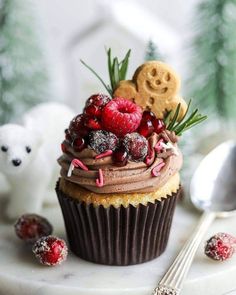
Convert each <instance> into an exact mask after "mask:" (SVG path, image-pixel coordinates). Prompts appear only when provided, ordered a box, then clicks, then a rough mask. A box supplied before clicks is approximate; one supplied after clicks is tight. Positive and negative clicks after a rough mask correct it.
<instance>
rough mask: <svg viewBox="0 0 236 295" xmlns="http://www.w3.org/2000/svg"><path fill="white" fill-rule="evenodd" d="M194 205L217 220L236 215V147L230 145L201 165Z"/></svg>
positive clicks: (194, 182) (194, 181)
mask: <svg viewBox="0 0 236 295" xmlns="http://www.w3.org/2000/svg"><path fill="white" fill-rule="evenodd" d="M190 195H191V201H192V203H193V204H194V206H195V207H196V208H198V209H200V210H202V211H210V212H214V213H215V214H216V217H228V216H231V215H235V214H236V143H235V142H234V141H227V142H224V143H222V144H220V145H219V146H217V147H216V148H215V149H213V150H212V151H211V152H210V153H209V154H208V155H207V156H206V157H205V158H204V159H203V160H202V161H201V162H200V164H199V166H198V168H197V170H196V172H195V173H194V175H193V177H192V181H191V184H190Z"/></svg>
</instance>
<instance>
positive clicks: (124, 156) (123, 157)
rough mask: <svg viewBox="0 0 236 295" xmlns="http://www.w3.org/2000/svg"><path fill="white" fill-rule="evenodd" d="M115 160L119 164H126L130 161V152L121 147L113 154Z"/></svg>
mask: <svg viewBox="0 0 236 295" xmlns="http://www.w3.org/2000/svg"><path fill="white" fill-rule="evenodd" d="M112 158H113V161H114V163H115V165H117V166H125V165H126V164H127V162H128V153H127V151H126V150H125V148H124V147H120V148H119V149H117V150H115V151H114V152H113V154H112Z"/></svg>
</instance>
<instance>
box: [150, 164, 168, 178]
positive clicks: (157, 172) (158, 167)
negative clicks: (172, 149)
mask: <svg viewBox="0 0 236 295" xmlns="http://www.w3.org/2000/svg"><path fill="white" fill-rule="evenodd" d="M164 166H165V162H164V161H161V162H160V163H159V164H158V165H156V166H155V167H154V168H153V169H152V172H151V173H152V176H154V177H157V176H159V175H160V171H161V169H162V168H163V167H164Z"/></svg>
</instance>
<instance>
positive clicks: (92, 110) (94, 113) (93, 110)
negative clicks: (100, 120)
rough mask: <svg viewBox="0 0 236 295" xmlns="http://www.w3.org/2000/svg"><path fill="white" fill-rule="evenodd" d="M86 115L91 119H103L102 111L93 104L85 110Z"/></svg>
mask: <svg viewBox="0 0 236 295" xmlns="http://www.w3.org/2000/svg"><path fill="white" fill-rule="evenodd" d="M84 114H85V115H87V116H91V117H101V115H102V109H101V108H100V107H98V106H95V105H93V104H91V105H89V106H87V107H86V108H85V109H84Z"/></svg>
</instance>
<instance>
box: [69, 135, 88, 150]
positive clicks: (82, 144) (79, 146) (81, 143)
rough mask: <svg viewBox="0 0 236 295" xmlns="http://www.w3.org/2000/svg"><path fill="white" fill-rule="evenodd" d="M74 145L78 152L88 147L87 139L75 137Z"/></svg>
mask: <svg viewBox="0 0 236 295" xmlns="http://www.w3.org/2000/svg"><path fill="white" fill-rule="evenodd" d="M72 147H73V149H74V150H75V151H76V152H81V151H82V150H83V149H84V148H85V147H86V144H85V140H84V139H83V138H82V137H77V138H75V139H74V140H73V142H72Z"/></svg>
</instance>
